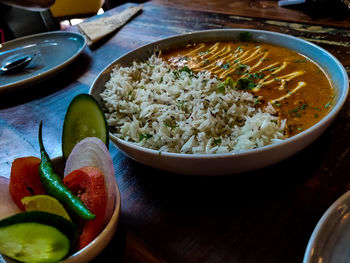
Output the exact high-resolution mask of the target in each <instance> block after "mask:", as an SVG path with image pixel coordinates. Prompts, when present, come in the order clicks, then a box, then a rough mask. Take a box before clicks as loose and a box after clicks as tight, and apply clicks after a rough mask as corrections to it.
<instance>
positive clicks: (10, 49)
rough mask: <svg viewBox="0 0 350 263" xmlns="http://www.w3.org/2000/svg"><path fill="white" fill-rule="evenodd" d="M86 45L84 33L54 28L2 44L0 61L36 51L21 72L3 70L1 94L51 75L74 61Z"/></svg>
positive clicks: (0, 86)
mask: <svg viewBox="0 0 350 263" xmlns="http://www.w3.org/2000/svg"><path fill="white" fill-rule="evenodd" d="M85 45H86V40H85V38H84V36H82V35H81V34H79V33H74V32H63V31H53V32H48V33H41V34H36V35H31V36H26V37H23V38H18V39H15V40H12V41H8V42H5V43H3V44H0V64H2V63H3V62H4V61H6V60H8V59H10V58H13V57H17V56H25V55H27V54H35V57H34V59H33V60H32V61H31V63H30V64H29V65H28V66H27V67H26V68H25V69H24V70H22V71H20V72H15V73H0V93H2V92H8V91H12V90H15V89H18V88H22V87H25V86H28V85H32V84H34V83H36V82H38V81H41V80H43V79H45V78H48V77H50V76H52V75H53V74H55V73H57V72H59V71H60V70H62V69H63V68H64V67H65V66H67V65H68V64H69V63H71V62H72V61H73V60H74V59H76V58H77V57H78V55H79V54H80V53H81V52H82V51H83V49H84V47H85Z"/></svg>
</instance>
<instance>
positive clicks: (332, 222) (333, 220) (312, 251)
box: [303, 191, 350, 263]
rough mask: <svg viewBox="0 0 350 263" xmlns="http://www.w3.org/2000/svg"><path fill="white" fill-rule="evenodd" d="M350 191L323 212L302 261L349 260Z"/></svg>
mask: <svg viewBox="0 0 350 263" xmlns="http://www.w3.org/2000/svg"><path fill="white" fill-rule="evenodd" d="M349 242H350V191H348V192H346V193H345V194H343V195H342V196H341V197H340V198H339V199H338V200H336V201H335V202H334V203H333V204H332V205H331V206H330V207H329V208H328V209H327V211H326V212H325V213H324V214H323V216H322V217H321V219H320V220H319V222H318V223H317V225H316V227H315V229H314V231H313V233H312V235H311V238H310V240H309V243H308V245H307V248H306V252H305V255H304V260H303V263H319V262H322V263H345V262H349V261H350V250H349Z"/></svg>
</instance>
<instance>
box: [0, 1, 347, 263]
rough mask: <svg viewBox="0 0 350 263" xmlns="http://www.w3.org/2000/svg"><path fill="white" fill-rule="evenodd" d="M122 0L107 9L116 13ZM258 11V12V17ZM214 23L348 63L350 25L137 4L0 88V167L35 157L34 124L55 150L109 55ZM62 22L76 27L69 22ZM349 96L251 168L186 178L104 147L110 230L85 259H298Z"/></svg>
mask: <svg viewBox="0 0 350 263" xmlns="http://www.w3.org/2000/svg"><path fill="white" fill-rule="evenodd" d="M130 5H131V4H125V5H123V6H121V7H118V8H116V9H113V10H111V11H109V12H108V13H107V14H105V15H109V14H112V13H115V12H119V11H121V10H123V9H124V8H126V7H128V6H130ZM261 16H262V15H261ZM215 28H256V29H264V30H271V31H276V32H282V33H286V34H290V35H294V36H298V37H301V38H304V39H307V40H309V41H312V42H314V43H316V44H318V45H320V46H322V47H324V48H325V49H327V50H328V51H329V52H331V53H332V54H333V55H335V56H336V57H337V58H338V59H339V60H340V61H341V62H342V63H343V64H344V66H345V67H346V68H347V69H349V66H350V43H349V39H350V30H349V29H346V28H343V29H342V28H339V27H338V28H332V27H329V26H317V27H315V26H313V25H310V24H303V23H295V21H292V23H289V22H286V21H278V20H274V19H271V18H269V17H265V18H262V17H260V18H257V17H255V18H249V17H246V16H244V17H242V16H237V15H234V16H233V15H229V14H219V13H213V12H201V11H193V10H190V9H187V8H186V9H183V8H182V6H176V7H169V6H165V5H163V4H159V3H157V2H147V3H145V5H144V8H143V12H142V13H140V14H139V15H138V16H136V17H135V18H134V19H133V20H132V21H130V22H129V23H128V24H126V25H125V26H124V27H123V28H122V29H120V30H119V31H117V32H116V33H115V34H112V35H111V36H109V37H107V38H106V39H104V40H103V41H102V42H100V43H99V44H98V45H97V46H95V47H94V48H91V49H90V48H86V49H85V51H84V52H83V54H82V55H81V56H80V57H79V58H78V59H77V60H76V61H75V62H73V63H72V64H71V65H69V66H68V67H67V68H66V69H65V70H64V71H62V72H61V73H59V74H58V75H56V76H54V77H52V78H51V79H49V80H47V81H45V82H42V83H41V84H37V85H35V86H33V87H29V88H26V89H23V90H22V91H18V92H13V93H9V94H1V95H0V149H1V150H0V173H1V175H2V176H6V177H8V176H9V171H10V166H11V162H12V161H13V159H14V158H17V157H22V156H29V155H33V156H39V147H38V143H37V130H38V125H39V121H40V120H43V122H44V130H43V132H44V143H45V145H46V148H47V151H48V153H49V154H50V156H51V157H55V156H59V155H61V132H62V124H63V119H64V115H65V112H66V109H67V107H68V104H69V103H70V101H71V99H72V98H73V97H74V96H75V95H77V94H79V93H87V92H88V90H89V87H90V85H91V84H92V82H93V80H94V78H95V77H96V76H97V75H98V74H99V72H100V71H102V69H103V68H104V67H105V66H107V65H108V64H109V63H111V62H112V61H114V60H115V59H116V58H118V57H120V56H122V55H123V54H125V53H126V52H128V51H131V50H133V49H134V48H137V47H139V46H141V45H143V44H146V43H149V42H152V41H155V40H159V39H162V38H164V37H168V36H172V35H175V34H181V33H186V32H190V31H195V30H202V29H215ZM68 30H72V31H77V28H76V27H71V28H69V29H68ZM349 113H350V102H349V101H347V102H346V104H345V106H344V108H343V109H342V111H341V112H340V114H339V115H338V117H337V118H336V120H335V121H334V123H333V124H332V125H331V127H330V128H329V129H328V130H327V131H326V132H325V133H324V134H323V135H322V136H321V137H320V138H319V139H318V140H317V141H316V142H314V143H313V144H312V145H311V146H309V147H308V148H306V149H305V150H303V151H302V152H300V153H298V154H297V155H295V156H294V157H292V158H290V159H288V160H286V161H284V162H281V163H279V164H277V165H273V166H271V167H268V168H265V169H262V170H258V171H255V172H252V173H247V174H239V175H231V176H220V177H201V176H198V177H197V176H196V177H191V176H184V175H174V174H167V173H165V172H162V171H157V170H154V169H152V168H149V167H146V166H144V165H141V164H138V163H136V162H134V161H132V160H131V159H129V158H127V157H126V156H124V155H123V154H122V153H121V152H120V151H119V150H118V149H117V148H116V147H115V146H113V145H111V146H110V152H111V154H112V157H113V162H114V166H115V170H116V179H117V182H118V185H119V188H120V191H121V197H122V209H121V218H120V223H119V226H118V229H117V233H116V235H115V236H114V238H113V240H112V242H111V243H110V244H109V245H108V247H107V248H106V249H105V251H103V253H102V254H101V255H100V256H98V257H97V258H96V259H95V260H94V262H174V263H175V262H181V263H195V262H198V263H202V262H239V263H242V262H243V263H253V262H258V263H261V262H276V263H280V262H301V261H302V258H303V255H304V252H305V249H306V245H307V242H308V240H309V238H310V235H311V233H312V231H313V229H314V227H315V226H316V224H317V222H318V220H319V219H320V217H321V216H322V214H323V213H324V212H325V211H326V209H327V208H328V207H329V206H330V205H331V204H332V203H333V202H334V201H335V200H336V199H337V198H338V197H340V196H341V195H342V194H343V193H345V192H346V191H347V190H349V188H350V174H349V172H348V171H349V167H350V155H349V154H350V140H349V131H350V126H349V123H350V115H349Z"/></svg>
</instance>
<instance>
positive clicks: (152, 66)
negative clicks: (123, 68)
mask: <svg viewBox="0 0 350 263" xmlns="http://www.w3.org/2000/svg"><path fill="white" fill-rule="evenodd" d="M146 64H147V65H148V66H149V67H151V68H154V65H151V64H150V63H148V62H147V61H146Z"/></svg>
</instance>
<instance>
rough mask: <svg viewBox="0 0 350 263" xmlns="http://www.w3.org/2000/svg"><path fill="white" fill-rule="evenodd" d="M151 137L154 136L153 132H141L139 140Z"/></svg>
mask: <svg viewBox="0 0 350 263" xmlns="http://www.w3.org/2000/svg"><path fill="white" fill-rule="evenodd" d="M151 137H153V135H152V134H147V133H140V134H139V141H142V140H143V139H146V140H147V139H149V138H151Z"/></svg>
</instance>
